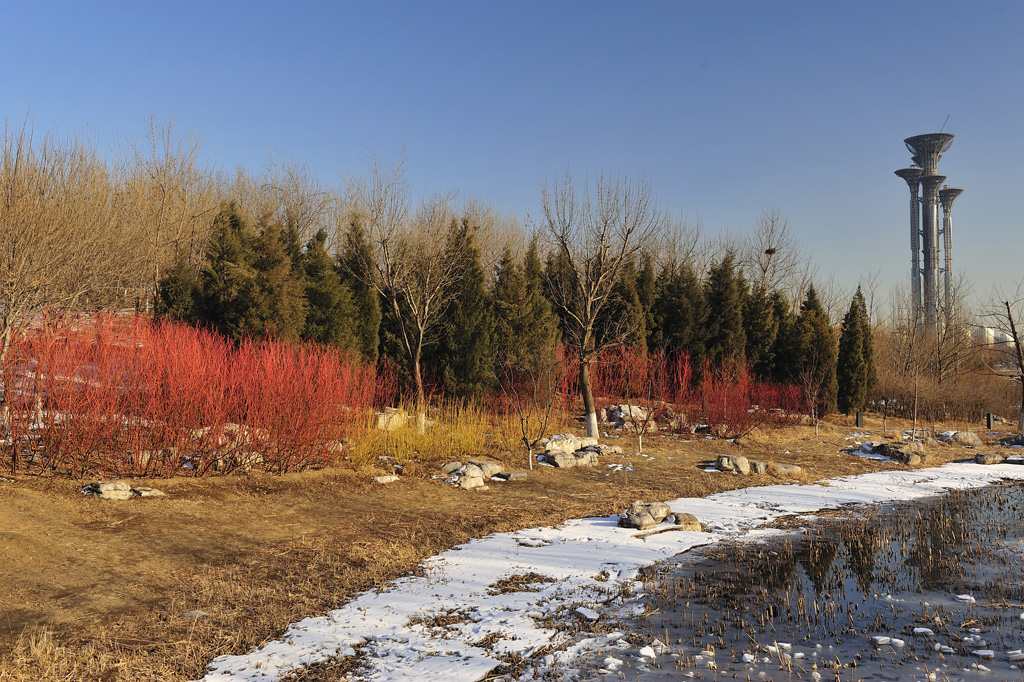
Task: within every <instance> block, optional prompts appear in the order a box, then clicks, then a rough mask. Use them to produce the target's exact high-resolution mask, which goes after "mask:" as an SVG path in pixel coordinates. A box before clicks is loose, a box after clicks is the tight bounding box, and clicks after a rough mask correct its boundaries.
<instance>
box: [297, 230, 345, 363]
mask: <svg viewBox="0 0 1024 682" xmlns="http://www.w3.org/2000/svg"><path fill="white" fill-rule="evenodd" d="M302 264H303V269H304V271H305V280H306V322H305V326H304V328H303V330H302V338H303V339H305V340H307V341H315V342H317V343H323V344H327V345H332V346H337V347H339V348H343V349H345V350H358V349H359V338H358V336H357V328H356V325H355V318H356V312H355V307H354V305H353V303H352V293H351V292H350V291H349V289H348V287H347V286H346V285H345V284H344V283H343V282H342V281H341V278H340V277H338V272H337V270H336V269H335V267H334V260H333V259H332V258H331V255H330V254H329V253H328V252H327V233H326V232H324V231H323V230H319V231H317V233H316V235H314V236H313V239H311V240H310V241H309V243H308V244H307V245H306V251H305V253H304V254H303V257H302Z"/></svg>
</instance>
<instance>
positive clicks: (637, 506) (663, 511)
mask: <svg viewBox="0 0 1024 682" xmlns="http://www.w3.org/2000/svg"><path fill="white" fill-rule="evenodd" d="M671 513H672V510H671V509H669V506H668V505H667V504H665V503H664V502H640V501H639V500H637V501H636V502H634V503H633V504H631V505H629V508H628V509H626V510H625V511H624V512H622V513H621V514H619V525H620V526H622V527H623V528H637V529H639V530H645V529H647V528H653V527H654V526H657V525H658V524H659V523H661V522H662V521H664V520H665V518H666V517H667V516H668V515H669V514H671Z"/></svg>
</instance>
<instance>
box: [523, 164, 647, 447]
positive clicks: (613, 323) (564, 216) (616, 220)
mask: <svg viewBox="0 0 1024 682" xmlns="http://www.w3.org/2000/svg"><path fill="white" fill-rule="evenodd" d="M541 205H542V212H543V216H544V227H545V230H546V232H547V237H548V241H549V244H550V247H551V248H552V249H553V252H554V255H555V258H556V261H557V262H558V264H559V266H558V268H557V269H556V270H555V271H554V272H548V273H546V277H547V279H548V290H549V291H550V292H551V296H552V299H553V302H554V304H555V307H556V308H557V309H558V310H559V313H560V315H561V317H562V319H563V325H564V329H565V331H566V335H567V337H568V339H569V341H570V343H571V344H572V346H573V349H574V352H575V353H576V354H577V356H578V358H579V361H580V363H579V364H580V377H579V380H580V390H581V392H582V394H583V402H584V409H585V410H586V413H587V434H588V435H590V436H595V437H596V435H597V411H596V408H595V404H594V396H593V393H592V390H591V386H590V364H591V362H592V361H593V359H594V357H595V356H596V355H597V354H598V353H600V352H601V350H602V349H603V348H606V347H608V346H609V345H613V344H616V343H619V342H621V340H622V339H623V338H624V337H625V335H626V334H627V333H628V332H629V329H627V328H625V324H626V320H625V319H614V318H613V319H606V320H605V324H603V325H602V327H603V329H602V330H600V331H599V330H598V329H597V322H598V320H599V319H602V316H604V313H605V312H606V311H607V310H608V309H609V302H610V299H611V296H612V293H613V289H614V287H615V285H616V283H617V282H618V280H619V278H620V276H621V275H622V273H623V270H624V268H626V267H627V265H628V264H631V263H632V262H633V261H634V259H635V258H636V257H637V255H638V254H639V253H640V251H641V250H642V249H644V248H645V247H646V246H648V245H649V244H650V243H651V242H652V240H653V239H654V238H655V237H656V236H659V235H661V234H663V233H664V232H665V228H666V225H667V220H666V217H665V215H664V214H663V213H662V212H661V211H659V210H658V209H657V208H656V207H655V206H654V203H653V201H652V199H651V194H650V190H649V189H648V188H647V186H646V185H643V184H636V183H631V182H629V181H626V180H622V181H610V180H607V179H605V178H601V179H599V180H598V181H597V183H596V186H595V187H594V189H593V191H579V190H577V188H576V186H575V184H574V183H573V181H572V179H571V178H565V179H564V180H562V181H561V182H558V183H555V184H554V185H553V186H552V187H550V188H546V189H545V190H544V192H543V194H542V197H541Z"/></svg>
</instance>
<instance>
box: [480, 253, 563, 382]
mask: <svg viewBox="0 0 1024 682" xmlns="http://www.w3.org/2000/svg"><path fill="white" fill-rule="evenodd" d="M543 286H544V281H543V273H542V269H541V263H540V256H539V255H538V250H537V240H536V238H534V239H533V240H531V241H530V245H529V248H528V249H527V251H526V255H525V257H524V259H523V264H522V265H521V266H520V265H519V264H517V263H516V262H515V260H514V259H513V257H512V252H511V250H510V249H507V248H506V249H505V251H504V252H503V253H502V257H501V261H500V262H499V263H498V267H497V270H496V272H495V279H494V293H493V300H494V312H495V335H494V336H495V344H494V346H495V351H496V360H497V363H498V365H499V367H498V368H497V371H498V372H499V373H506V372H511V373H513V374H515V373H517V372H521V371H538V370H540V369H541V368H543V367H546V366H548V365H549V364H550V361H551V359H552V358H553V357H554V354H555V348H556V346H557V344H558V340H559V331H558V320H557V318H556V317H555V314H554V313H553V312H552V311H551V305H550V303H548V301H547V299H546V298H545V297H544V292H543Z"/></svg>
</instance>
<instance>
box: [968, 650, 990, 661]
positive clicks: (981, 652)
mask: <svg viewBox="0 0 1024 682" xmlns="http://www.w3.org/2000/svg"><path fill="white" fill-rule="evenodd" d="M971 653H972V654H974V655H975V656H977V657H978V658H986V659H992V658H995V657H996V652H994V651H992V650H991V649H975V650H974V651H972V652H971Z"/></svg>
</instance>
